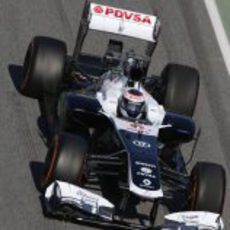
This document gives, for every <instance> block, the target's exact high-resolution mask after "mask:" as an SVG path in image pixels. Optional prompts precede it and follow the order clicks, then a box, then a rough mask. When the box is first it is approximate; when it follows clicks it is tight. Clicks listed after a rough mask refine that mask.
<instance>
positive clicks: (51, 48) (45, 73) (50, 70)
mask: <svg viewBox="0 0 230 230" xmlns="http://www.w3.org/2000/svg"><path fill="white" fill-rule="evenodd" d="M66 53H67V49H66V44H65V43H64V42H62V41H59V40H57V39H53V38H48V37H35V38H34V39H33V40H32V41H31V43H30V45H29V47H28V49H27V52H26V56H25V60H24V64H23V78H22V81H21V83H20V86H19V87H20V91H21V93H22V94H23V95H25V96H27V97H31V98H34V99H41V98H42V96H43V95H44V94H49V95H56V94H58V92H59V90H60V85H61V82H62V78H63V74H64V66H65V61H66Z"/></svg>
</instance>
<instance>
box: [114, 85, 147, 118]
mask: <svg viewBox="0 0 230 230" xmlns="http://www.w3.org/2000/svg"><path fill="white" fill-rule="evenodd" d="M145 115H146V103H145V99H144V95H143V93H142V92H140V91H139V90H137V89H134V88H129V89H128V90H125V91H124V93H123V94H122V96H121V97H120V99H119V101H118V116H120V117H124V118H132V119H144V117H145Z"/></svg>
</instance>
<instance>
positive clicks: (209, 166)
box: [190, 162, 226, 214]
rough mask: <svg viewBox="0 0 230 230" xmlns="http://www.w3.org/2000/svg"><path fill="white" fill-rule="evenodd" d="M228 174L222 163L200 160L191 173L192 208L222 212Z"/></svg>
mask: <svg viewBox="0 0 230 230" xmlns="http://www.w3.org/2000/svg"><path fill="white" fill-rule="evenodd" d="M225 191H226V174H225V170H224V168H223V167H222V166H221V165H218V164H214V163H206V162H199V163H197V164H196V165H195V166H194V168H193V170H192V173H191V189H190V197H191V198H190V210H196V211H209V212H214V213H220V214H221V213H222V211H223V205H224V199H225Z"/></svg>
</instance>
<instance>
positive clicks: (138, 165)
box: [119, 130, 160, 191]
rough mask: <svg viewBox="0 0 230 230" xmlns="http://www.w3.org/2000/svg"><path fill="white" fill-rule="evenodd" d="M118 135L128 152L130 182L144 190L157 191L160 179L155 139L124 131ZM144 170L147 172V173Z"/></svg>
mask: <svg viewBox="0 0 230 230" xmlns="http://www.w3.org/2000/svg"><path fill="white" fill-rule="evenodd" d="M119 133H120V135H121V138H122V140H123V142H124V145H125V147H126V149H127V152H128V157H129V167H130V169H131V170H130V172H131V178H132V182H133V183H134V184H135V185H136V186H137V187H139V188H142V189H145V190H149V191H155V190H159V189H160V178H159V166H158V148H157V140H156V137H154V136H149V135H143V134H138V133H133V132H129V131H126V130H120V131H119ZM138 145H140V146H138ZM146 170H147V171H149V172H148V173H147V172H146ZM150 171H151V172H150Z"/></svg>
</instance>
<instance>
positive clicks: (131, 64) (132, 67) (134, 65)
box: [124, 57, 143, 81]
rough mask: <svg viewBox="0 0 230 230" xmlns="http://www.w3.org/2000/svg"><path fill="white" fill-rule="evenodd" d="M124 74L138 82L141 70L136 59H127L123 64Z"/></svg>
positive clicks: (141, 74)
mask: <svg viewBox="0 0 230 230" xmlns="http://www.w3.org/2000/svg"><path fill="white" fill-rule="evenodd" d="M124 74H125V76H127V77H129V78H131V79H132V80H133V81H140V80H141V78H142V77H143V69H142V67H141V66H140V63H139V61H138V60H137V59H135V58H132V57H128V58H127V60H126V61H125V62H124Z"/></svg>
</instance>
